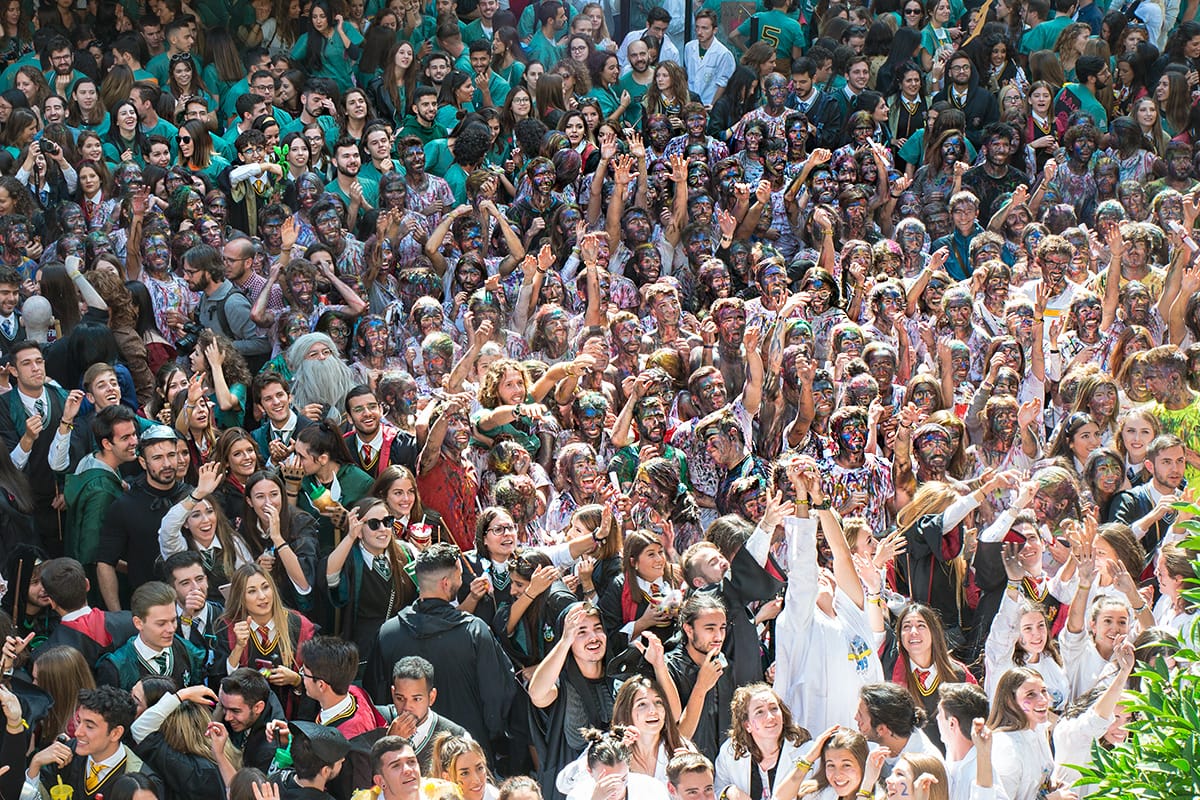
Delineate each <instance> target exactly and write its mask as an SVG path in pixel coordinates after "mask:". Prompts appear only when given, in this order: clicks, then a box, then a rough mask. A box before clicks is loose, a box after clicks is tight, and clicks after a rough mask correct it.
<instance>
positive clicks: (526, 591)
mask: <svg viewBox="0 0 1200 800" xmlns="http://www.w3.org/2000/svg"><path fill="white" fill-rule="evenodd" d="M521 597H524V598H525V599H526V600H530V601H532V600H533V599H534V597H533V595H531V594H530V593H529V590H528V589H526V590H525V591H523V592H521Z"/></svg>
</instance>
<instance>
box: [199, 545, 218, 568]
mask: <svg viewBox="0 0 1200 800" xmlns="http://www.w3.org/2000/svg"><path fill="white" fill-rule="evenodd" d="M216 563H217V557H216V554H215V553H213V551H212V550H201V551H200V566H202V567H204V571H205V572H212V571H213V567H214V566H215V565H216Z"/></svg>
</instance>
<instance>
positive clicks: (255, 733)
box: [229, 692, 287, 773]
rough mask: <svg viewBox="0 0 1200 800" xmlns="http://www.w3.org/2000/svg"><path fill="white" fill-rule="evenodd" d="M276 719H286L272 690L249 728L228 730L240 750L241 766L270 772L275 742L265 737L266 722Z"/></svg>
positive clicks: (231, 739)
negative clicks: (239, 730) (259, 713)
mask: <svg viewBox="0 0 1200 800" xmlns="http://www.w3.org/2000/svg"><path fill="white" fill-rule="evenodd" d="M277 719H287V717H286V716H285V715H284V713H283V706H282V705H280V703H279V698H277V697H276V696H275V693H274V692H269V693H268V694H267V707H266V708H264V709H263V713H262V714H261V715H260V716H259V718H258V719H256V720H255V721H254V724H253V725H251V726H250V728H249V730H246V731H243V732H242V733H234V732H233V731H230V732H229V740H230V741H231V742H233V746H234V747H236V748H238V749H239V750H241V751H242V766H245V767H254V768H256V769H260V770H262V771H263V772H264V773H265V772H270V767H271V762H272V761H273V760H274V759H275V750H276V745H275V742H272V741H269V740H268V739H267V723H268V722H272V721H274V720H277Z"/></svg>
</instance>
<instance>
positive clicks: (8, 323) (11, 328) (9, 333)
mask: <svg viewBox="0 0 1200 800" xmlns="http://www.w3.org/2000/svg"><path fill="white" fill-rule="evenodd" d="M16 332H17V324H16V323H15V322H13V318H12V317H9V318H8V319H6V320H4V338H5V339H11V338H13V336H14V335H15V334H16Z"/></svg>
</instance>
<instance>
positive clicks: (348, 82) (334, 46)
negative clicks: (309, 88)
mask: <svg viewBox="0 0 1200 800" xmlns="http://www.w3.org/2000/svg"><path fill="white" fill-rule="evenodd" d="M342 30H343V31H345V32H346V38H347V39H349V40H350V45H351V47H353V46H354V45H361V44H362V41H363V37H362V34H361V33H359V32H358V28H356V27H354V26H353V25H343V26H342ZM308 37H309V34H307V33H305V34H301V36H300V38H299V39H297V40H296V44H295V46H294V47H292V58H300V59H302V58H304V54H305V52H306V51H307V50H308ZM356 62H357V59H354V58H351V57H350V55H349V54H348V53H347V52H346V46H345V44H344V43H343V42H342V37H341V35H340V34H339V33H338V32H337V31H334V32H333V34H332V35H331V36H330V37H329V38H328V39H327V40H326V41H325V47H324V48H323V49H322V51H321V66H320V68H319V69H316V70H313V71H311V72H310V73H309V77H312V76H314V75H315V76H318V77H321V78H329V79H330V80H332V81H333V82H334V83H336V84H337V85H338V88H339V89H341V90H342V91H343V92H345V91H347V90H348V89H350V87H352V86H353V85H354V65H355V63H356Z"/></svg>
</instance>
